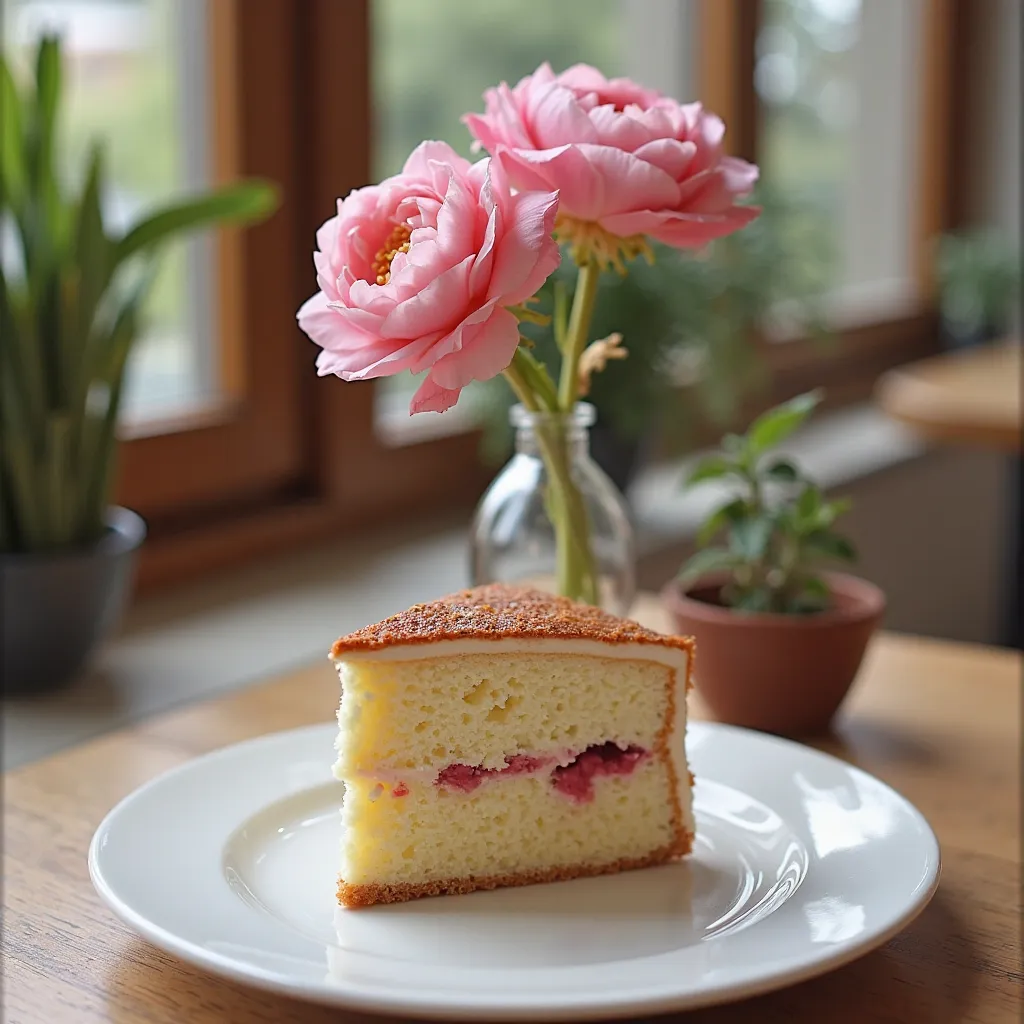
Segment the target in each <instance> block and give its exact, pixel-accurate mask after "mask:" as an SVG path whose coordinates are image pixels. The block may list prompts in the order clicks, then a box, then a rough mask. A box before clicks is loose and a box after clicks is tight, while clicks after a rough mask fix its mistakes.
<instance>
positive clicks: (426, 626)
mask: <svg viewBox="0 0 1024 1024" xmlns="http://www.w3.org/2000/svg"><path fill="white" fill-rule="evenodd" d="M509 638H515V639H549V640H596V641H601V642H604V643H608V644H625V643H639V644H655V645H658V646H661V647H673V648H676V649H679V650H684V651H687V652H691V651H692V648H693V640H692V638H690V637H680V636H668V635H665V634H662V633H656V632H655V631H654V630H652V629H648V628H647V627H646V626H641V625H640V624H639V623H637V622H632V621H631V620H629V619H620V618H618V617H617V616H615V615H611V614H610V613H608V612H605V611H602V610H601V609H600V608H594V607H592V606H591V605H586V604H580V603H578V602H576V601H571V600H569V598H566V597H556V596H554V595H552V594H548V593H545V592H543V591H540V590H533V589H530V588H526V587H515V586H509V585H508V584H504V583H492V584H488V585H487V586H483V587H475V588H473V589H472V590H461V591H459V592H458V593H457V594H450V595H449V596H448V597H442V598H439V599H438V600H436V601H431V602H429V603H427V604H417V605H413V606H412V607H411V608H409V609H407V610H406V611H404V612H399V613H398V614H397V615H392V616H390V617H389V618H387V619H384V620H382V621H381V622H378V623H375V624H374V625H372V626H366V627H364V628H363V629H359V630H356V632H354V633H349V634H348V635H347V636H343V637H341V638H340V639H339V640H336V641H335V643H334V646H333V647H332V648H331V657H332V658H343V657H344V656H345V655H346V654H350V653H356V652H359V651H375V650H380V649H382V648H387V647H393V646H396V645H399V644H426V643H433V642H437V641H441V640H502V639H509Z"/></svg>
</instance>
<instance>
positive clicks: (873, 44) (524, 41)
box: [0, 0, 984, 584]
mask: <svg viewBox="0 0 1024 1024" xmlns="http://www.w3.org/2000/svg"><path fill="white" fill-rule="evenodd" d="M0 6H2V9H3V14H4V27H5V29H7V30H8V31H9V36H8V37H7V38H8V39H9V40H10V45H11V46H12V47H23V46H25V45H26V44H27V42H28V40H29V39H30V38H31V37H32V36H33V35H34V34H35V32H36V31H37V30H38V27H39V26H40V25H41V24H43V23H46V24H53V23H55V22H56V23H58V24H62V25H64V27H65V31H66V32H67V33H68V39H69V43H70V57H71V60H72V67H71V82H70V86H71V88H70V98H69V102H70V103H71V104H72V106H73V110H74V124H73V125H72V126H71V128H72V130H71V133H70V137H69V148H68V153H67V163H68V167H69V168H73V167H75V166H76V165H77V164H78V159H77V155H76V154H77V153H78V152H80V147H81V145H82V140H83V139H84V138H85V137H86V136H87V135H88V134H92V133H94V132H97V131H98V132H101V133H103V134H104V135H106V136H107V138H108V143H109V147H110V151H111V158H112V161H113V164H112V166H113V169H114V171H115V174H114V181H115V186H116V187H115V190H114V192H115V194H114V195H112V196H111V197H110V199H109V201H110V203H111V204H112V207H113V208H114V209H115V211H116V209H117V208H119V207H120V208H121V209H122V210H123V209H128V208H129V207H131V206H132V205H139V204H145V203H148V202H150V201H152V200H156V199H158V198H159V197H161V196H166V195H167V194H169V193H172V192H175V191H179V190H188V189H192V188H195V187H199V186H202V185H204V184H209V183H214V182H218V181H223V180H228V179H231V178H234V177H237V176H242V175H259V176H263V177H267V178H270V179H273V180H274V181H276V182H277V183H278V184H279V186H280V189H281V193H282V200H283V201H282V205H281V208H280V209H279V211H278V212H277V213H276V214H275V215H274V216H273V217H271V218H270V219H269V220H268V221H266V222H265V223H264V224H261V225H259V226H257V227H255V228H252V229H248V230H244V231H241V232H238V231H231V232H220V233H218V235H217V236H216V237H214V238H209V239H206V240H200V241H197V242H195V243H191V244H190V248H189V249H188V250H181V251H179V252H177V253H174V254H170V258H169V259H168V262H167V266H166V267H165V270H164V278H163V279H162V281H161V287H160V289H158V291H157V293H156V294H155V296H154V299H153V306H152V308H151V314H152V317H151V321H150V324H151V328H150V334H149V336H148V337H147V338H146V340H145V343H144V344H142V345H140V347H139V350H138V355H137V358H136V362H135V364H134V365H133V367H132V378H131V379H132V401H131V403H130V407H129V409H128V416H126V418H125V422H124V423H123V431H122V433H123V437H124V441H125V443H124V444H123V445H122V449H121V455H120V467H119V485H118V490H117V499H118V500H119V501H121V502H122V503H124V504H127V505H129V506H131V507H133V508H136V509H138V510H139V511H140V512H141V513H142V514H143V515H144V517H145V518H146V519H147V520H148V522H149V524H150V528H151V534H150V540H149V542H147V545H146V547H145V549H144V551H143V555H142V563H141V582H142V583H143V584H156V583H161V582H167V581H171V580H174V579H180V578H182V577H185V576H189V575H195V574H196V573H200V572H205V571H208V570H210V569H212V568H214V567H216V566H219V565H226V564H229V563H231V562H237V561H240V560H243V559H246V558H253V557H260V556H264V555H266V554H267V553H268V552H269V551H271V550H272V549H274V548H281V547H284V546H286V545H289V544H295V543H299V542H300V541H303V540H308V539H310V538H312V537H316V536H329V535H335V534H337V533H338V532H339V531H342V530H346V529H352V528H357V527H361V526H363V525H371V524H378V523H382V522H384V521H385V520H387V519H392V520H395V519H405V520H409V519H411V518H413V517H419V516H422V515H424V514H425V513H427V512H429V511H430V510H431V509H444V508H454V507H456V506H458V507H459V508H460V509H463V508H465V507H466V506H467V505H469V504H470V503H471V502H472V501H473V500H474V498H475V497H476V496H477V495H478V494H479V493H480V491H481V489H482V488H483V486H484V485H485V484H486V481H487V478H488V475H489V473H488V471H487V470H484V469H482V468H481V467H480V465H479V460H478V458H477V451H478V443H479V439H478V437H477V436H475V435H474V433H473V432H471V431H468V430H466V429H465V427H466V424H465V423H463V424H461V425H460V424H458V423H457V422H456V427H457V428H458V430H457V432H456V433H454V434H452V432H451V429H450V424H451V423H452V420H451V419H448V418H446V417H451V415H452V414H451V413H449V414H446V417H441V418H440V420H441V422H442V423H443V424H444V429H438V428H437V426H434V427H431V426H429V425H428V424H429V418H420V419H419V423H420V424H422V425H423V426H421V427H420V429H419V432H415V431H414V432H412V433H409V432H408V427H409V425H410V422H411V421H410V420H409V419H408V417H407V416H406V415H405V411H404V410H405V404H406V401H407V395H408V387H409V385H408V382H406V383H405V385H404V387H405V389H406V390H405V391H404V393H403V392H402V390H401V388H402V386H403V385H402V383H401V382H393V383H391V384H386V385H380V386H378V385H376V384H375V383H374V382H364V383H359V384H347V385H342V384H340V383H339V382H338V381H336V380H334V379H333V378H332V379H326V380H319V379H317V378H316V376H315V374H314V370H313V365H314V357H315V352H314V350H313V349H312V346H311V345H310V343H309V342H308V341H306V339H305V338H304V337H303V336H302V335H301V333H300V332H299V331H298V329H297V327H296V325H295V320H294V314H295V310H296V309H297V308H298V306H299V305H300V304H301V302H302V301H303V300H304V299H305V298H307V297H308V295H309V294H310V293H311V291H312V290H313V287H314V279H313V271H312V265H311V251H312V248H313V244H314V233H315V230H316V227H317V226H318V225H319V224H320V223H321V222H322V221H323V220H324V218H325V217H326V216H327V215H328V214H329V212H330V211H331V209H332V208H333V205H334V202H335V200H336V199H337V197H338V196H343V195H345V194H346V193H347V192H348V191H349V190H350V189H352V188H355V187H359V186H361V185H364V184H366V183H367V182H369V181H371V180H375V179H376V178H377V177H379V175H381V174H384V173H387V172H388V171H392V170H394V169H395V168H396V167H397V166H398V164H399V163H400V161H401V160H402V159H403V157H404V155H405V154H406V153H407V152H408V150H409V149H411V148H412V146H413V145H414V144H415V143H416V142H418V141H419V140H420V139H421V138H423V137H427V136H434V135H440V136H441V137H445V138H447V139H448V140H449V141H451V142H452V143H453V144H455V145H456V147H457V148H459V149H460V150H462V151H463V152H467V151H468V143H469V138H468V135H467V133H466V132H465V130H464V129H463V127H462V126H461V124H459V122H458V120H457V119H458V115H459V114H461V113H462V112H463V111H465V110H470V109H479V108H480V106H481V102H482V100H481V96H480V94H481V92H482V90H483V89H484V88H485V87H486V86H488V85H491V84H493V83H495V82H497V81H498V80H500V79H502V78H505V79H508V80H510V81H514V80H516V79H518V78H519V77H520V76H521V75H522V74H525V73H527V72H529V71H531V70H533V69H534V68H535V67H536V66H537V64H539V63H540V62H541V61H542V60H545V59H548V60H550V61H551V62H552V63H553V64H554V65H556V66H564V65H567V64H569V63H571V62H573V61H576V60H587V61H591V62H594V63H597V64H599V65H601V66H602V67H603V68H604V69H605V70H606V71H609V72H612V73H616V72H619V73H625V74H631V75H635V76H636V77H638V78H641V79H643V80H644V81H645V82H647V83H649V84H650V85H653V86H656V87H658V88H661V89H663V90H665V91H667V92H669V93H672V94H675V95H678V96H682V97H687V96H694V95H697V96H700V97H701V98H702V99H703V100H705V102H706V103H707V105H708V106H709V107H710V108H711V109H714V110H716V111H717V112H719V113H721V114H722V115H723V116H724V117H725V119H726V121H727V123H728V125H729V134H728V136H727V143H728V144H729V145H730V146H731V147H732V148H733V149H734V150H735V151H736V152H739V153H741V154H742V155H744V156H748V157H753V158H755V159H758V160H759V161H760V162H761V163H762V164H763V166H764V169H765V176H766V179H769V180H774V181H775V182H776V183H777V184H778V186H779V187H780V188H783V189H790V190H792V191H793V192H795V193H800V194H803V195H814V196H817V197H818V201H819V203H820V209H821V211H822V213H821V217H820V221H819V223H820V227H821V230H823V231H826V232H831V236H832V237H833V239H834V241H835V243H836V246H837V248H839V249H840V250H841V251H842V259H841V260H839V261H838V262H837V266H836V270H835V278H834V281H833V283H834V285H835V290H836V294H837V295H838V296H843V295H844V294H845V296H846V299H845V301H846V302H847V304H848V305H847V312H848V313H849V315H848V316H847V319H846V322H845V324H846V325H848V326H846V327H845V329H844V332H843V334H842V336H841V338H840V340H839V344H837V345H834V346H832V348H831V349H830V350H829V352H828V353H825V354H822V352H821V351H820V350H818V349H816V348H814V347H813V346H811V345H810V343H805V342H803V341H794V342H792V343H791V344H786V345H771V346H766V349H767V350H769V351H768V354H767V359H768V362H769V365H770V368H771V372H772V375H773V379H774V381H775V386H776V388H777V389H778V390H779V391H781V392H789V393H790V394H792V393H794V392H795V391H796V390H797V389H799V388H802V387H805V386H809V385H811V384H815V383H825V384H826V385H827V386H828V387H829V389H830V395H832V396H833V397H836V398H838V399H841V400H842V399H847V398H852V397H856V396H863V395H864V394H865V393H866V392H867V390H868V389H869V388H870V386H871V383H872V382H873V379H874V376H875V375H876V374H877V373H878V372H879V371H880V370H881V369H884V368H885V367H886V366H888V365H891V364H892V363H893V362H898V361H903V360H905V359H908V358H912V357H913V356H915V355H917V354H919V353H921V352H923V351H926V350H927V349H928V348H929V347H930V346H931V345H932V328H933V325H934V320H933V315H932V313H931V309H930V306H929V304H928V295H929V292H928V274H927V262H928V249H927V245H926V241H927V239H928V237H929V235H930V234H934V233H935V231H937V230H939V229H941V228H942V227H943V226H944V225H945V220H944V218H945V217H946V216H947V212H948V209H949V208H950V206H949V200H948V193H949V189H950V175H951V174H952V172H951V171H949V170H948V166H949V150H950V144H949V132H950V129H949V127H948V126H949V125H950V124H951V123H952V122H953V121H954V120H955V113H956V111H955V107H954V100H955V96H954V91H953V87H952V81H953V74H954V70H955V65H954V56H955V52H956V51H955V48H954V46H953V40H954V38H955V37H956V34H957V31H958V30H957V29H956V25H957V24H958V21H957V19H959V18H963V17H966V16H967V14H965V12H967V13H968V14H970V13H973V12H975V11H976V10H977V8H979V7H984V5H981V4H974V3H972V2H971V0H966V2H965V0H901V2H899V3H895V2H892V0H859V2H858V0H562V2H560V3H551V2H549V0H488V2H487V3H476V4H473V3H469V4H467V3H465V2H462V3H456V2H455V0H430V2H429V3H426V2H423V0H345V2H340V0H188V2H184V0H0ZM919 126H920V129H921V130H920V131H919V130H918V127H919ZM140 138H145V139H146V141H147V144H146V145H144V146H141V145H139V139H140ZM866 138H870V140H871V143H872V146H876V145H880V146H881V149H882V152H883V153H884V155H885V158H884V159H881V160H879V161H877V162H875V163H872V162H871V161H870V160H869V159H868V157H867V149H866V148H865V139H866ZM878 140H881V142H878ZM801 146H802V147H803V149H802V150H799V152H801V153H803V154H805V155H806V158H805V157H804V156H801V157H800V158H799V159H797V152H798V149H799V147H801ZM76 147H77V148H76ZM869 207H870V209H871V210H872V212H873V214H874V217H873V218H872V220H873V221H875V222H877V221H878V219H879V218H880V217H881V218H883V219H884V220H885V222H886V223H885V225H884V227H885V231H882V232H874V231H871V232H867V231H864V230H862V229H863V228H864V225H865V223H866V221H864V220H863V218H862V214H863V211H864V210H865V209H867V208H869ZM851 296H852V297H853V298H851ZM854 300H856V301H854ZM389 409H390V410H391V411H392V413H394V411H395V410H399V411H398V412H397V413H396V414H394V415H389V413H388V410H389ZM399 422H401V424H402V428H401V431H399V432H398V433H396V432H395V431H393V430H392V431H390V432H389V430H388V428H387V425H388V423H392V424H397V423H399ZM458 514H459V515H460V516H463V515H464V512H462V511H460V512H459V513H458Z"/></svg>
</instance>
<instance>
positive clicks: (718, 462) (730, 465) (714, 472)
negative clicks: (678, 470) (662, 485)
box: [683, 455, 737, 487]
mask: <svg viewBox="0 0 1024 1024" xmlns="http://www.w3.org/2000/svg"><path fill="white" fill-rule="evenodd" d="M736 468H737V467H736V464H735V463H734V462H733V461H732V460H731V459H726V458H723V457H722V456H721V455H709V456H708V457H707V458H706V459H702V460H701V461H700V462H699V463H698V464H697V466H696V468H695V469H694V471H693V472H692V473H691V474H690V475H689V476H688V477H687V479H686V482H685V483H684V484H683V486H684V487H693V486H695V485H696V484H700V483H704V481H705V480H717V479H719V478H720V477H723V476H728V474H730V473H735V472H736Z"/></svg>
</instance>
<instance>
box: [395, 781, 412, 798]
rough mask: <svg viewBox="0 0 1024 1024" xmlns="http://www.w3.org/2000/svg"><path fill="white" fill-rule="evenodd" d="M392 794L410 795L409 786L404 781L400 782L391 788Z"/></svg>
mask: <svg viewBox="0 0 1024 1024" xmlns="http://www.w3.org/2000/svg"><path fill="white" fill-rule="evenodd" d="M391 795H392V796H408V795H409V787H408V786H407V785H406V784H405V783H404V782H400V783H399V784H398V785H397V786H395V788H394V789H393V790H391Z"/></svg>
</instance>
